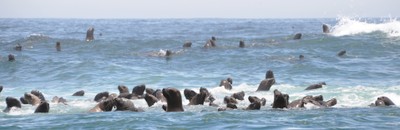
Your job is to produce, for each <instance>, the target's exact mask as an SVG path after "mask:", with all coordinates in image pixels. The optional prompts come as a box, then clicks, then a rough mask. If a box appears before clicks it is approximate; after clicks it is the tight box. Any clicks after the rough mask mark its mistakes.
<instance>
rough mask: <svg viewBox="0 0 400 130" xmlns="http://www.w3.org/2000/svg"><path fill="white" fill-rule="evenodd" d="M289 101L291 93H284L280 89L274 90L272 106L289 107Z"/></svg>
mask: <svg viewBox="0 0 400 130" xmlns="http://www.w3.org/2000/svg"><path fill="white" fill-rule="evenodd" d="M288 102H289V95H287V94H282V93H281V92H280V91H279V90H276V89H275V90H274V102H273V104H272V108H287V106H288V104H289V103H288Z"/></svg>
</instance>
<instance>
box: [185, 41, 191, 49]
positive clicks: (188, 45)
mask: <svg viewBox="0 0 400 130" xmlns="http://www.w3.org/2000/svg"><path fill="white" fill-rule="evenodd" d="M183 47H184V48H189V47H192V42H189V41H188V42H185V43H184V44H183Z"/></svg>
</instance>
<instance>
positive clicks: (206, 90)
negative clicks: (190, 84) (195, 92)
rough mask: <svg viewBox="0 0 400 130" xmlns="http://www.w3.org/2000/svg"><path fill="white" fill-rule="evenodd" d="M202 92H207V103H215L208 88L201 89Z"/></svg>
mask: <svg viewBox="0 0 400 130" xmlns="http://www.w3.org/2000/svg"><path fill="white" fill-rule="evenodd" d="M200 92H205V93H206V94H207V97H206V100H205V102H213V101H215V98H214V96H213V95H212V94H211V93H210V92H209V91H208V89H207V88H204V87H200Z"/></svg>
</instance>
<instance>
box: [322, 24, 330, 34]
mask: <svg viewBox="0 0 400 130" xmlns="http://www.w3.org/2000/svg"><path fill="white" fill-rule="evenodd" d="M322 32H324V33H329V32H330V31H329V27H328V25H326V24H322Z"/></svg>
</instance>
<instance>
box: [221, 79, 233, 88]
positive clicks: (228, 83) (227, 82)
mask: <svg viewBox="0 0 400 130" xmlns="http://www.w3.org/2000/svg"><path fill="white" fill-rule="evenodd" d="M219 86H224V88H225V89H227V90H231V89H232V79H231V78H227V79H226V80H221V82H220V83H219Z"/></svg>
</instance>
